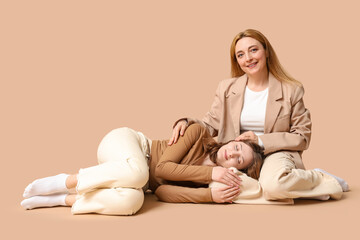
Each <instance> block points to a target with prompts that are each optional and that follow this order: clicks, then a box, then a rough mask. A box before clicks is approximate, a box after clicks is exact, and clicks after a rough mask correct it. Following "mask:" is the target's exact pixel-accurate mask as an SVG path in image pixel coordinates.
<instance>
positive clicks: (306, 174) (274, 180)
mask: <svg viewBox="0 0 360 240" xmlns="http://www.w3.org/2000/svg"><path fill="white" fill-rule="evenodd" d="M295 154H299V153H298V152H287V151H282V152H277V153H273V154H271V155H269V156H268V157H267V158H266V159H265V161H264V165H263V167H262V169H261V172H260V178H259V182H260V184H261V187H262V189H263V196H264V198H265V199H266V200H276V199H286V198H291V199H292V198H301V197H304V198H311V197H318V196H322V195H330V197H331V198H333V199H340V198H341V196H342V188H341V186H340V184H339V183H338V182H337V181H336V179H335V178H333V177H331V176H329V175H327V174H323V173H321V172H318V171H314V170H303V169H296V168H295V162H294V155H295Z"/></svg>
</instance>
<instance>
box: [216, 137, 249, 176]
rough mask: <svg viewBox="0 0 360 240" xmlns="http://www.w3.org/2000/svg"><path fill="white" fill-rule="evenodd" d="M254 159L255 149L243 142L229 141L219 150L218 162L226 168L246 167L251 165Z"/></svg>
mask: <svg viewBox="0 0 360 240" xmlns="http://www.w3.org/2000/svg"><path fill="white" fill-rule="evenodd" d="M252 161H253V150H252V149H251V147H250V146H249V145H247V144H245V143H243V142H236V141H232V142H229V143H228V144H225V145H223V146H222V147H221V148H220V149H219V151H218V152H217V158H216V163H217V165H219V166H222V167H225V168H229V167H235V168H236V169H239V170H241V169H246V168H247V167H249V166H250V165H251V163H252Z"/></svg>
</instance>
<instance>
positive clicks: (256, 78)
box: [247, 71, 269, 91]
mask: <svg viewBox="0 0 360 240" xmlns="http://www.w3.org/2000/svg"><path fill="white" fill-rule="evenodd" d="M268 85H269V72H268V71H262V72H259V73H257V74H254V75H248V82H247V86H248V88H250V89H251V90H254V91H262V90H264V89H266V88H267V87H268Z"/></svg>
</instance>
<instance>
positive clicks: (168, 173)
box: [155, 124, 213, 183]
mask: <svg viewBox="0 0 360 240" xmlns="http://www.w3.org/2000/svg"><path fill="white" fill-rule="evenodd" d="M204 131H206V130H205V129H204V128H202V127H201V126H200V125H198V124H194V125H192V126H190V127H189V128H188V129H187V131H186V132H185V134H184V136H183V137H180V138H179V140H178V142H177V143H176V144H173V145H171V146H169V147H167V148H166V150H165V151H164V153H163V155H162V156H161V158H160V159H159V162H158V163H157V165H156V168H155V176H156V177H159V178H162V179H164V180H170V181H192V182H199V183H210V182H211V180H212V169H213V167H211V166H200V165H186V164H181V160H182V159H183V158H184V157H185V155H186V154H187V153H188V152H189V150H190V149H191V148H192V146H193V145H194V144H195V143H196V141H198V140H201V138H202V136H203V134H204Z"/></svg>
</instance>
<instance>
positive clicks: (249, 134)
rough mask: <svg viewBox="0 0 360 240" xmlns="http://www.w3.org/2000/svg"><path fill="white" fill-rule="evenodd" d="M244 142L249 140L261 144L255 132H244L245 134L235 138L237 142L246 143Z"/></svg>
mask: <svg viewBox="0 0 360 240" xmlns="http://www.w3.org/2000/svg"><path fill="white" fill-rule="evenodd" d="M244 140H248V141H251V142H253V143H256V144H259V137H258V136H257V135H256V134H255V133H254V132H253V131H248V132H244V133H243V134H241V135H240V136H238V137H237V138H235V141H244Z"/></svg>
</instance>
